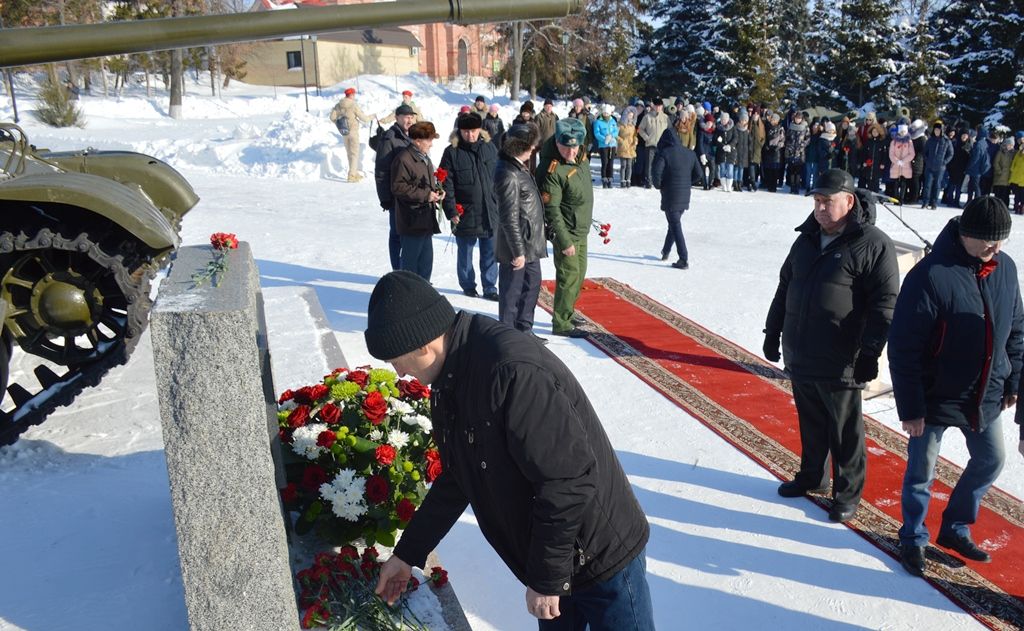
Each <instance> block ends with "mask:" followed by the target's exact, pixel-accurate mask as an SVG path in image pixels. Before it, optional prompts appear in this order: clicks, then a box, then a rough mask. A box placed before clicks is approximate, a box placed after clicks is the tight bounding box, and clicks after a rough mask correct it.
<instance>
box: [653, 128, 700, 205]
mask: <svg viewBox="0 0 1024 631" xmlns="http://www.w3.org/2000/svg"><path fill="white" fill-rule="evenodd" d="M702 177H703V174H702V173H701V169H700V166H698V163H697V154H696V153H694V152H693V151H691V150H690V149H689V148H687V147H684V146H683V143H681V142H680V141H679V134H677V133H676V130H674V129H666V130H665V133H664V134H662V135H661V140H659V141H658V153H657V154H656V155H655V156H654V163H653V164H652V165H651V181H652V182H653V183H654V187H655V188H657V189H658V190H660V191H661V209H662V210H664V211H669V210H687V209H689V208H690V188H691V187H692V186H693V183H694V182H700V181H701V178H702Z"/></svg>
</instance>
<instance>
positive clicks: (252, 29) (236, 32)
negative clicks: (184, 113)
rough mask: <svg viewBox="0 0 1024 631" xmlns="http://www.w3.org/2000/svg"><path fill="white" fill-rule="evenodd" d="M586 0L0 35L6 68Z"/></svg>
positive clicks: (462, 20)
mask: <svg viewBox="0 0 1024 631" xmlns="http://www.w3.org/2000/svg"><path fill="white" fill-rule="evenodd" d="M583 2H584V0H415V1H414V2H377V3H370V4H353V5H341V6H331V7H310V8H303V9H291V10H281V11H260V12H249V13H233V14H226V15H203V16H190V17H178V18H161V19H154V20H136V21H126V22H107V23H102V24H83V25H75V26H48V27H43V28H8V29H3V31H0V33H2V36H0V67H9V66H25V65H30V64H38V63H47V62H54V61H66V60H70V59H85V58H88V57H102V56H107V55H121V54H126V53H139V52H145V51H151V50H169V49H174V48H189V47H195V46H207V45H213V44H228V43H232V42H242V41H255V40H261V39H274V38H278V37H289V36H297V35H312V34H317V33H326V32H331V31H345V30H360V29H368V28H380V27H392V26H408V25H412V24H430V23H434V22H450V23H453V24H475V23H481V22H508V21H514V20H539V19H557V18H562V17H565V16H567V15H569V14H571V13H576V12H578V11H579V10H580V8H581V7H582V4H583Z"/></svg>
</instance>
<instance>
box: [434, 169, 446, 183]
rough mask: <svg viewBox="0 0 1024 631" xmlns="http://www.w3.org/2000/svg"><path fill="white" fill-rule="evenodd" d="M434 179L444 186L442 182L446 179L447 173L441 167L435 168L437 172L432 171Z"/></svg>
mask: <svg viewBox="0 0 1024 631" xmlns="http://www.w3.org/2000/svg"><path fill="white" fill-rule="evenodd" d="M434 177H436V178H437V183H438V184H444V181H445V180H447V179H448V171H445V170H444V169H442V168H441V167H437V170H436V171H434Z"/></svg>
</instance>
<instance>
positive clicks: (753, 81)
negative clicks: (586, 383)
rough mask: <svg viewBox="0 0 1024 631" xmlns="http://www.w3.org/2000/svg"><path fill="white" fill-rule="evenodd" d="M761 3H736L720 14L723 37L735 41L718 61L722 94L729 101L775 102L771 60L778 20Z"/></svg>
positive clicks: (751, 0) (776, 49) (776, 47)
mask: <svg viewBox="0 0 1024 631" xmlns="http://www.w3.org/2000/svg"><path fill="white" fill-rule="evenodd" d="M762 4H763V3H762V2H758V1H755V0H736V1H734V2H732V3H731V6H728V7H727V9H726V10H725V11H722V14H723V22H724V24H723V26H724V30H723V35H724V36H725V37H726V38H727V40H729V41H733V42H735V43H734V45H733V46H731V47H729V52H728V54H727V55H725V56H723V58H722V62H723V63H722V65H723V68H722V70H723V71H724V73H725V74H724V77H725V78H726V80H725V81H724V85H723V92H724V93H725V95H726V96H728V97H731V98H733V99H737V100H739V99H745V100H750V101H754V102H757V103H761V102H765V103H769V104H772V105H774V104H775V103H776V101H777V100H778V97H779V94H778V86H777V85H776V84H775V83H776V82H775V79H776V76H775V73H776V68H775V63H774V60H775V58H776V57H777V56H778V53H779V20H778V15H777V14H776V13H774V12H769V11H764V10H762Z"/></svg>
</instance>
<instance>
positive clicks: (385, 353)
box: [363, 271, 455, 360]
mask: <svg viewBox="0 0 1024 631" xmlns="http://www.w3.org/2000/svg"><path fill="white" fill-rule="evenodd" d="M366 319H367V322H366V331H365V332H364V333H363V336H364V337H365V338H366V350H368V351H370V354H371V355H373V356H374V357H376V358H377V359H381V360H389V359H395V358H396V357H401V356H402V355H405V354H406V353H408V352H410V351H413V350H416V349H417V348H420V347H421V346H425V345H426V344H427V343H428V342H430V341H432V340H435V339H437V338H438V337H440V336H441V335H443V334H444V333H445V331H447V330H448V329H449V327H451V325H452V322H454V321H455V309H453V308H452V305H451V303H449V302H448V300H447V299H445V298H444V297H443V296H442V295H441V294H439V293H437V290H436V289H434V288H433V287H431V286H430V283H428V282H427V281H425V280H424V279H423V278H422V277H420V276H419V275H417V274H413V273H412V272H407V271H399V272H389V273H388V274H385V275H384V276H383V277H382V278H381V279H380V280H379V281H377V286H376V287H374V288H373V293H372V294H370V304H369V307H368V308H367V318H366Z"/></svg>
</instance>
